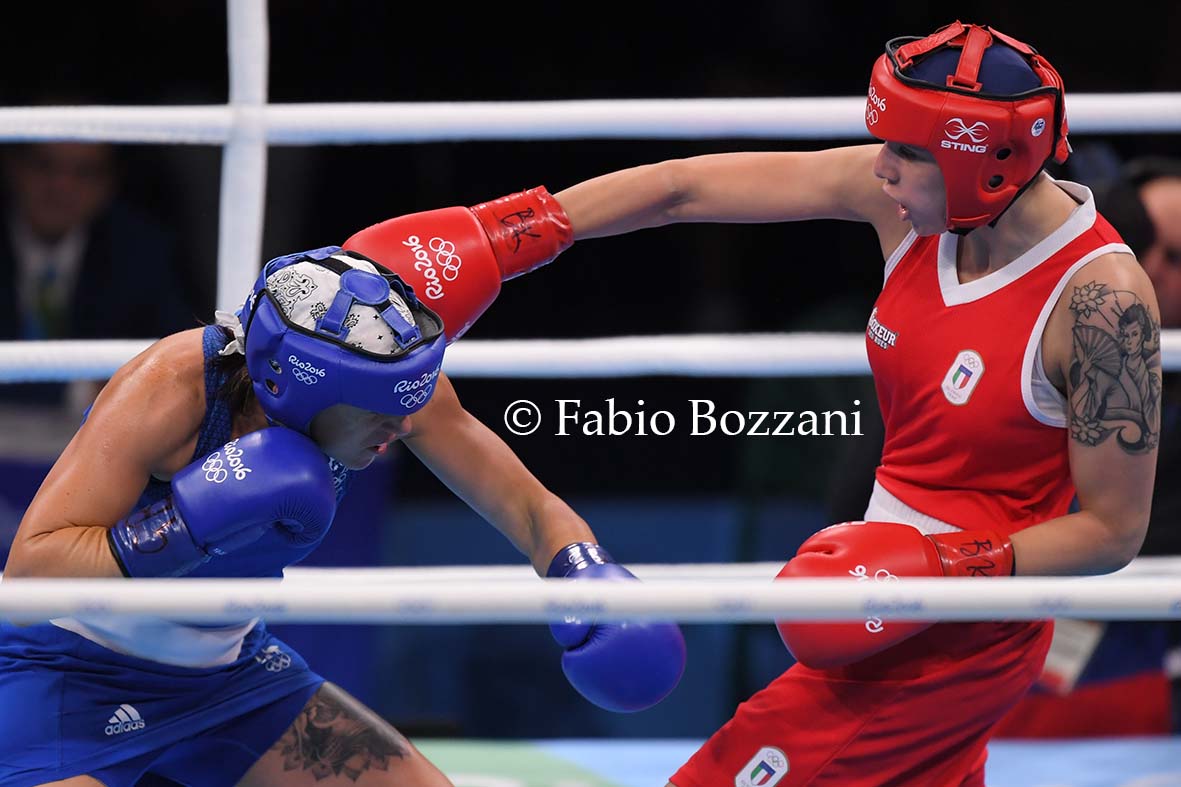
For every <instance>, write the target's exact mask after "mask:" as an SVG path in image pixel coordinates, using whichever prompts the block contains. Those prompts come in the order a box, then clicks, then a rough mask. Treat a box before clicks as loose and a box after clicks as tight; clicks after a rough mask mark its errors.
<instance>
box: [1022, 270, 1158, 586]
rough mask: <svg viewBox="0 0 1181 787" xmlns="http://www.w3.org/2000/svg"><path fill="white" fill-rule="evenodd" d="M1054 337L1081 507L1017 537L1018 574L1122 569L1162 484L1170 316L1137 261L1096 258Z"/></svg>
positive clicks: (1054, 326) (1050, 328)
mask: <svg viewBox="0 0 1181 787" xmlns="http://www.w3.org/2000/svg"><path fill="white" fill-rule="evenodd" d="M1137 304H1139V305H1138V306H1137ZM1141 312H1143V314H1144V317H1143V318H1136V319H1128V318H1134V317H1136V315H1137V314H1139V313H1141ZM1121 315H1127V318H1125V319H1124V321H1123V323H1124V324H1123V325H1121ZM1046 332H1047V335H1046V338H1045V340H1044V341H1043V345H1042V346H1043V351H1044V353H1045V357H1046V370H1047V372H1048V373H1050V374H1051V375H1052V377H1057V378H1060V379H1061V380H1062V381H1064V384H1065V390H1066V398H1067V402H1066V409H1067V413H1066V417H1067V429H1068V430H1069V436H1068V437H1067V439H1068V441H1069V448H1068V450H1069V452H1070V472H1071V476H1072V478H1073V480H1074V484H1075V488H1076V490H1077V492H1078V500H1079V508H1080V510H1079V511H1078V512H1077V513H1074V514H1069V515H1067V516H1063V517H1059V518H1057V519H1052V520H1050V521H1048V522H1043V523H1041V524H1039V525H1035V526H1033V527H1030V528H1027V529H1025V530H1022V531H1021V532H1019V533H1016V534H1014V535H1013V553H1014V557H1015V560H1016V564H1017V573H1018V574H1019V575H1020V574H1049V575H1070V574H1103V573H1107V572H1110V571H1116V570H1118V569H1120V568H1122V567H1124V566H1125V565H1127V564H1128V563H1129V562H1131V560H1132V558H1134V557H1135V556H1136V553H1137V552H1138V551H1139V550H1140V545H1141V544H1142V543H1143V541H1144V535H1145V533H1146V532H1147V530H1148V516H1149V512H1150V509H1151V505H1152V488H1153V480H1154V479H1155V477H1156V455H1157V447H1156V442H1157V439H1158V438H1159V435H1160V391H1161V386H1160V374H1161V365H1160V358H1161V356H1160V345H1159V336H1160V311H1159V308H1158V306H1157V303H1156V297H1155V295H1154V293H1153V291H1152V286H1151V284H1150V283H1149V281H1148V277H1147V276H1146V275H1145V274H1144V271H1143V269H1142V268H1141V267H1140V266H1139V264H1137V262H1136V260H1135V258H1134V257H1132V256H1130V255H1127V254H1109V255H1105V256H1104V257H1102V258H1100V259H1097V260H1095V261H1094V262H1092V263H1090V264H1089V265H1087V266H1085V267H1083V268H1082V269H1081V270H1080V271H1079V272H1078V273H1077V274H1076V275H1075V276H1074V277H1072V278H1071V280H1070V281H1069V282H1068V283H1067V286H1066V288H1065V289H1064V291H1063V293H1062V297H1061V300H1060V302H1059V306H1058V307H1057V308H1056V309H1055V313H1054V315H1053V316H1052V317H1051V319H1050V321H1049V323H1048V324H1047V327H1046ZM1142 333H1146V334H1155V339H1153V338H1152V337H1151V336H1150V337H1147V338H1146V339H1144V340H1143V341H1142V340H1141V339H1140V334H1142ZM1145 348H1146V349H1145ZM1116 356H1118V357H1119V361H1118V366H1119V369H1118V370H1117V369H1116V368H1114V367H1113V365H1112V363H1111V362H1110V359H1111V358H1113V357H1116Z"/></svg>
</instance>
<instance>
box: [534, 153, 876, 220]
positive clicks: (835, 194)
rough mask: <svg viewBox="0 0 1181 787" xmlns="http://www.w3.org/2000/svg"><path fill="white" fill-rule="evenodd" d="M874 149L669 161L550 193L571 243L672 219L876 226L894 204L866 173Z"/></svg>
mask: <svg viewBox="0 0 1181 787" xmlns="http://www.w3.org/2000/svg"><path fill="white" fill-rule="evenodd" d="M880 147H881V146H880V145H876V144H875V145H859V146H847V147H841V148H832V149H829V150H823V151H815V152H765V153H721V154H713V155H706V156H696V157H692V158H686V159H672V160H668V161H662V162H659V163H656V164H646V165H643V166H638V167H632V168H630V169H624V170H619V171H617V172H612V173H609V174H606V175H601V176H599V177H596V178H592V179H590V180H586V181H583V182H582V183H579V184H577V185H574V186H571V187H570V188H567V189H564V190H562V191H559V192H557V193H556V194H555V195H554V196H555V198H556V199H557V200H558V202H559V203H560V204H561V205H562V207H563V208H564V209H565V210H566V213H567V215H569V217H570V222H571V225H572V226H573V229H574V238H575V240H583V239H586V238H597V237H603V236H607V235H619V234H622V233H625V232H631V231H633V230H637V229H643V228H646V227H659V226H663V225H665V224H673V223H679V222H733V223H737V222H743V223H759V222H776V221H799V220H803V219H815V218H834V219H848V220H851V221H868V222H872V223H874V224H875V226H878V225H879V224H882V225H884V224H885V223H886V222H887V221H889V220H890V219H891V217H894V218H893V222H894V223H897V219H896V206H895V205H894V203H893V202H892V201H891V200H890V199H889V198H887V197H886V196H885V195H884V194H883V193H882V191H881V181H879V180H878V179H877V178H875V177H874V176H873V161H874V158H875V157H876V155H877V151H878V150H879V148H880Z"/></svg>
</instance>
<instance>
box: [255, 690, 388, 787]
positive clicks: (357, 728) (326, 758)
mask: <svg viewBox="0 0 1181 787" xmlns="http://www.w3.org/2000/svg"><path fill="white" fill-rule="evenodd" d="M271 748H272V750H278V751H279V753H280V754H281V755H282V757H283V770H285V771H308V772H310V773H311V774H312V775H313V776H314V777H315V779H316V781H320V780H321V779H326V778H329V777H331V776H342V775H343V776H347V777H348V778H349V779H350V780H352V781H356V780H357V779H358V778H360V776H361V774H362V773H364V772H365V771H369V770H379V771H385V770H388V769H389V764H390V758H391V757H396V758H398V759H403V758H405V757H406V755H407V754H408V753H409V746H408V744H407V742H406V739H405V738H403V737H402V736H401V735H400V734H399V733H398V731H397V730H395V729H394V728H393V727H391V726H390V725H389V724H387V723H386V722H385V721H383V720H382V719H381V718H380V717H378V716H377V715H376V714H373V713H372V712H370V711H368V710H367V709H366V708H364V707H363V706H361V705H360V704H359V703H356V702H355V701H353V700H351V698H349V697H348V696H347V695H344V694H343V692H340V691H339V690H338V689H336V688H335V687H330V686H327V685H325V686H323V687H321V688H320V690H319V691H317V692H316V694H315V696H313V697H312V699H311V700H309V701H308V704H307V705H306V706H305V707H304V709H303V711H302V712H301V713H300V715H299V717H298V718H297V719H296V720H295V722H294V723H293V724H292V725H291V727H290V728H289V729H288V730H287V732H286V733H284V734H283V737H282V738H280V739H279V740H278V742H277V743H275V745H274V746H272V747H271Z"/></svg>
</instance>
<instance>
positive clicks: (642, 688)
mask: <svg viewBox="0 0 1181 787" xmlns="http://www.w3.org/2000/svg"><path fill="white" fill-rule="evenodd" d="M546 576H547V577H566V578H569V579H605V580H620V579H622V580H633V581H634V580H635V579H636V578H635V576H634V575H633V574H632V573H631V572H630V571H628V570H627V569H626V568H624V567H623V566H621V565H619V564H618V563H616V562H615V561H614V560H613V559H612V558H611V556H610V555H609V554H607V551H606V550H605V549H603V548H602V547H600V546H599V545H597V544H590V543H586V542H579V543H575V544H570V545H569V546H566V547H563V548H562V549H561V550H560V551H559V552H558V554H557V555H556V556H555V557H554V559H553V561H552V562H551V563H550V567H549V570H548V571H547V572H546ZM550 631H551V632H552V633H553V635H554V639H556V640H557V641H558V644H560V645H561V646H562V647H563V648H565V649H566V652H565V653H563V654H562V671H563V672H564V673H566V678H567V680H569V681H570V684H571V685H572V686H574V688H575V689H577V690H578V693H579V694H581V695H582V696H584V697H586V698H587V699H588V700H590V701H591V702H593V703H594V704H595V705H598V706H599V707H600V708H604V709H606V710H610V711H615V712H617V713H631V712H633V711H641V710H645V709H647V708H650V707H652V706H653V705H655V704H656V703H658V702H660V701H661V700H662V699H664V698H665V697H667V696H668V695H669V693H671V692H672V690H673V689H674V688H676V686H677V683H678V682H679V681H680V680H681V673H683V672H684V671H685V638H684V637H683V636H681V629H680V628H679V627H678V626H677V625H676V624H675V623H659V622H650V623H640V622H623V623H585V622H582V621H579V620H567V621H566V622H564V623H554V624H551V625H550Z"/></svg>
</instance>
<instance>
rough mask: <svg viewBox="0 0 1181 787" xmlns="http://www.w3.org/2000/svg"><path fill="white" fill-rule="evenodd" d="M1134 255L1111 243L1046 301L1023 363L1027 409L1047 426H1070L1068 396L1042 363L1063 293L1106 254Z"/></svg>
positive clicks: (1089, 257) (1064, 276)
mask: <svg viewBox="0 0 1181 787" xmlns="http://www.w3.org/2000/svg"><path fill="white" fill-rule="evenodd" d="M1121 252H1122V253H1124V254H1131V253H1132V250H1131V249H1129V248H1128V247H1127V246H1126V245H1124V244H1123V243H1108V244H1106V245H1104V246H1100V247H1099V248H1097V249H1095V250H1093V251H1091V252H1089V253H1088V254H1087V255H1086V256H1085V257H1083V258H1082V259H1080V260H1079V261H1078V262H1076V263H1074V264H1073V265H1071V266H1070V267H1069V268H1067V270H1066V273H1064V274H1062V278H1061V279H1059V280H1058V283H1057V284H1056V285H1054V290H1053V292H1051V293H1050V297H1048V298H1046V303H1045V305H1043V306H1042V311H1041V314H1039V315H1038V318H1037V322H1036V323H1034V326H1033V331H1031V332H1030V334H1029V339H1028V340H1027V341H1026V343H1025V356H1024V357H1023V358H1022V360H1021V398H1022V399H1024V400H1025V409H1026V410H1027V411H1029V414H1030V415H1031V416H1033V417H1034V419H1035V420H1037V421H1040V422H1041V423H1043V424H1045V425H1046V426H1056V427H1058V428H1059V429H1062V428H1065V427H1066V397H1065V396H1063V395H1062V392H1061V391H1059V390H1058V389H1057V388H1055V387H1054V386H1053V385H1051V384H1050V380H1049V378H1048V377H1047V375H1046V369H1045V365H1044V364H1043V363H1042V334H1043V333H1044V332H1045V330H1046V323H1047V322H1048V321H1049V319H1050V312H1052V311H1054V306H1056V305H1057V303H1058V298H1059V297H1060V296H1061V295H1062V290H1064V289H1065V288H1066V283H1067V282H1068V281H1070V277H1071V276H1073V275H1074V274H1075V273H1076V272H1078V270H1079V269H1080V268H1082V267H1083V266H1084V265H1086V264H1087V263H1088V262H1091V261H1092V260H1094V259H1095V258H1097V257H1101V256H1103V255H1104V254H1118V253H1121Z"/></svg>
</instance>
